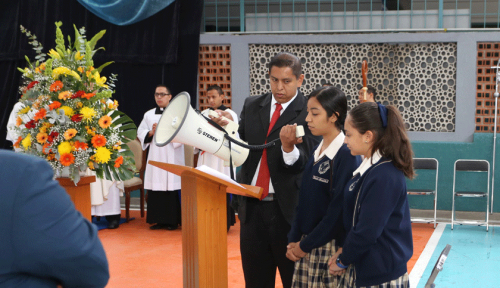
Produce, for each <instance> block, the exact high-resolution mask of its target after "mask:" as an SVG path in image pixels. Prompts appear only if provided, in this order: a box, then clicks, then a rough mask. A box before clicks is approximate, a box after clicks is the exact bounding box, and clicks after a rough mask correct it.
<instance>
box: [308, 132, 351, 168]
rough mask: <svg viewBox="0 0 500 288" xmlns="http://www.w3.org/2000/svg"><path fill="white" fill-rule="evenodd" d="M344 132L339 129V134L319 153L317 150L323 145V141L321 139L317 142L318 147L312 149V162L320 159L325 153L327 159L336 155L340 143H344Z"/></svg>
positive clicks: (340, 145)
mask: <svg viewBox="0 0 500 288" xmlns="http://www.w3.org/2000/svg"><path fill="white" fill-rule="evenodd" d="M344 138H345V135H344V132H342V131H340V133H339V135H337V137H335V139H333V141H332V143H330V145H328V147H326V149H325V150H323V152H321V154H320V153H319V151H321V147H322V146H323V141H325V140H321V143H319V146H318V148H317V149H316V150H315V151H314V162H317V161H318V160H319V159H321V158H322V157H323V156H324V155H326V156H327V157H328V158H329V159H333V158H334V157H335V155H337V152H338V151H339V149H340V147H342V144H344Z"/></svg>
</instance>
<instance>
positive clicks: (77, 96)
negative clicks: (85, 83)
mask: <svg viewBox="0 0 500 288" xmlns="http://www.w3.org/2000/svg"><path fill="white" fill-rule="evenodd" d="M84 94H85V92H83V91H82V90H79V91H77V92H76V93H75V94H73V96H71V99H75V98H80V97H82V96H83V95H84Z"/></svg>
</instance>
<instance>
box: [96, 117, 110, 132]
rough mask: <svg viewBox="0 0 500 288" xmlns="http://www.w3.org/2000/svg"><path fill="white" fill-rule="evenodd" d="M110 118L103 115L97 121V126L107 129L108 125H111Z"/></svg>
mask: <svg viewBox="0 0 500 288" xmlns="http://www.w3.org/2000/svg"><path fill="white" fill-rule="evenodd" d="M111 120H112V119H111V117H109V116H108V115H104V116H102V117H101V119H99V126H101V128H103V129H106V128H108V127H109V125H111Z"/></svg>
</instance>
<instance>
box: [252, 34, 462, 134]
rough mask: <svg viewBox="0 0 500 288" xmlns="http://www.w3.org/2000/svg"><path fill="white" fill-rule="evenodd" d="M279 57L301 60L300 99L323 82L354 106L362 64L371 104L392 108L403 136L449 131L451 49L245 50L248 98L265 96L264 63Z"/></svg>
mask: <svg viewBox="0 0 500 288" xmlns="http://www.w3.org/2000/svg"><path fill="white" fill-rule="evenodd" d="M281 51H288V52H291V53H293V54H295V55H297V56H298V57H299V58H300V59H301V61H302V63H303V66H302V69H303V73H304V75H305V80H304V83H303V85H302V87H301V91H302V92H303V93H304V94H305V95H308V94H309V93H311V92H312V91H313V90H314V89H316V88H317V87H320V86H321V85H322V84H324V83H327V82H329V83H332V84H333V85H334V86H337V87H339V88H341V89H342V90H343V91H344V92H345V93H346V94H347V99H348V103H349V106H350V107H354V106H355V105H358V104H359V101H358V91H359V89H360V88H361V87H362V76H361V63H362V61H363V60H367V61H368V67H369V69H368V85H372V86H374V87H375V88H376V89H377V101H380V102H382V103H383V104H386V105H387V104H390V105H395V106H396V107H398V108H399V110H400V112H401V114H402V116H403V118H404V120H405V123H406V126H407V129H408V131H424V132H454V131H455V103H456V101H455V100H456V99H455V96H456V71H457V66H456V61H457V56H456V55H457V45H456V43H414V44H386V43H366V44H301V45H294V44H289V45H272V44H250V45H249V60H250V91H251V93H250V95H260V94H263V93H266V92H268V91H270V85H269V80H268V78H269V76H268V63H269V60H270V58H271V56H273V55H275V54H276V53H278V52H281Z"/></svg>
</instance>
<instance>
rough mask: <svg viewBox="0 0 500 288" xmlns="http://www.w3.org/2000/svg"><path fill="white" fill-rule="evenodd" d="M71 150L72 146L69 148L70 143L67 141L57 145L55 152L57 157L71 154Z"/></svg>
mask: <svg viewBox="0 0 500 288" xmlns="http://www.w3.org/2000/svg"><path fill="white" fill-rule="evenodd" d="M72 149H73V146H71V143H70V142H68V141H64V142H61V144H59V146H57V151H58V152H59V155H63V154H66V153H71V150H72Z"/></svg>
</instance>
